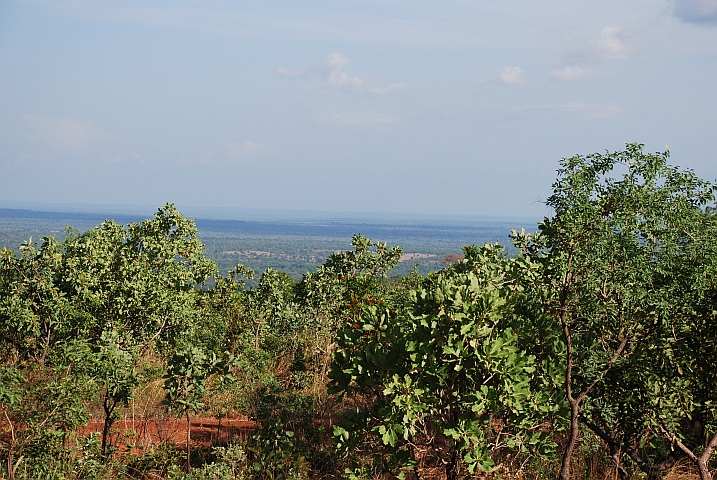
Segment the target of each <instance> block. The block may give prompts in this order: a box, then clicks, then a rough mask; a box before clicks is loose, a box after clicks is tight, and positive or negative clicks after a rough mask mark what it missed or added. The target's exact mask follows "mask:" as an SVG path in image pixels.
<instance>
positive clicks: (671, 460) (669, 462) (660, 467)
mask: <svg viewBox="0 0 717 480" xmlns="http://www.w3.org/2000/svg"><path fill="white" fill-rule="evenodd" d="M675 462H677V458H676V457H675V456H674V455H672V454H670V455H668V456H667V458H665V459H664V460H662V461H660V462H657V463H656V464H654V465H653V466H652V468H650V469H649V471H648V472H647V480H660V479H661V478H662V472H664V471H665V470H667V469H668V468H671V467H672V466H673V465H674V464H675Z"/></svg>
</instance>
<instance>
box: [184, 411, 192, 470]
mask: <svg viewBox="0 0 717 480" xmlns="http://www.w3.org/2000/svg"><path fill="white" fill-rule="evenodd" d="M185 415H186V416H187V472H191V471H192V464H191V463H190V461H189V460H190V458H191V449H190V442H191V440H192V420H191V419H190V418H189V410H187V411H186V412H185Z"/></svg>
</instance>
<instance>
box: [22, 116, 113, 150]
mask: <svg viewBox="0 0 717 480" xmlns="http://www.w3.org/2000/svg"><path fill="white" fill-rule="evenodd" d="M20 117H21V118H22V119H23V120H24V121H25V123H26V124H27V125H28V127H29V131H28V136H29V137H30V138H31V139H34V140H41V141H44V142H47V143H49V144H50V145H51V146H53V147H54V148H58V149H61V150H73V151H82V150H85V149H86V148H87V147H89V146H90V145H92V144H93V143H96V142H99V141H102V140H105V139H107V138H109V137H110V135H109V134H107V133H105V132H102V131H100V130H98V129H97V128H95V127H94V126H93V125H92V124H91V123H89V122H83V121H80V120H73V119H71V118H51V117H44V116H40V115H20Z"/></svg>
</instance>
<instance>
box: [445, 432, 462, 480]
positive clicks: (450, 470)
mask: <svg viewBox="0 0 717 480" xmlns="http://www.w3.org/2000/svg"><path fill="white" fill-rule="evenodd" d="M459 460H460V451H459V450H458V442H455V441H454V445H453V448H452V450H451V456H450V458H449V460H448V465H446V480H457V479H458V468H459Z"/></svg>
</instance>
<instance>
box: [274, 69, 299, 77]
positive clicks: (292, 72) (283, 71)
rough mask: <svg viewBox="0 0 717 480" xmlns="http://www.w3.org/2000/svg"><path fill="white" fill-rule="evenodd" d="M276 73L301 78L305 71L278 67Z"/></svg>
mask: <svg viewBox="0 0 717 480" xmlns="http://www.w3.org/2000/svg"><path fill="white" fill-rule="evenodd" d="M276 73H278V74H279V75H281V76H282V77H290V78H299V77H301V76H302V75H304V72H303V71H302V70H289V69H287V68H284V67H279V68H277V69H276Z"/></svg>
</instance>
